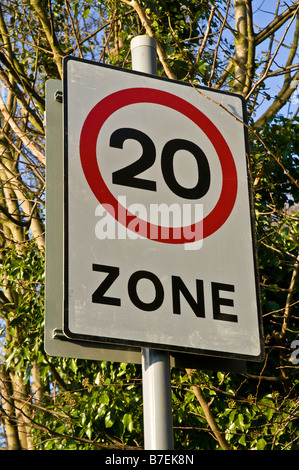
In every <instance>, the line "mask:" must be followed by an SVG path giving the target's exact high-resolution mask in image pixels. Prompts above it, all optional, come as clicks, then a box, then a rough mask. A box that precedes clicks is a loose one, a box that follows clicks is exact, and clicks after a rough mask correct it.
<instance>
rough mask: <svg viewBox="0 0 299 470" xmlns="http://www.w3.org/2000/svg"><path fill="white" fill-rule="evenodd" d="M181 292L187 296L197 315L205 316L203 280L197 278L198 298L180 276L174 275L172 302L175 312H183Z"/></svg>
mask: <svg viewBox="0 0 299 470" xmlns="http://www.w3.org/2000/svg"><path fill="white" fill-rule="evenodd" d="M180 293H181V294H182V295H183V296H184V297H185V299H186V300H187V302H188V304H189V305H190V307H191V308H192V310H193V312H194V313H195V315H196V316H197V317H200V318H204V317H205V305H204V292H203V281H201V280H199V279H196V298H197V300H195V299H194V297H193V296H192V295H191V294H190V292H189V290H188V289H187V287H186V285H185V284H184V282H183V281H182V279H181V278H180V277H179V276H172V302H173V313H175V314H178V315H180V314H181V302H180Z"/></svg>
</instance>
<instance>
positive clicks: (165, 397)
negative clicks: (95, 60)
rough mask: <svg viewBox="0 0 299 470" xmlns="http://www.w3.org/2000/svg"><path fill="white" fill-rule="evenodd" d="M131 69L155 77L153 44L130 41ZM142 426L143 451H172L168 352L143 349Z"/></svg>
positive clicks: (145, 40) (146, 40) (140, 39)
mask: <svg viewBox="0 0 299 470" xmlns="http://www.w3.org/2000/svg"><path fill="white" fill-rule="evenodd" d="M131 53H132V69H133V70H136V71H139V72H144V73H148V74H152V75H156V73H157V59H156V41H155V39H154V38H151V37H150V36H137V37H135V38H134V39H132V41H131ZM142 378H143V382H142V384H143V422H144V448H145V450H172V449H173V429H172V406H171V388H170V387H171V385H170V356H169V353H168V352H167V351H158V350H155V349H148V348H143V349H142Z"/></svg>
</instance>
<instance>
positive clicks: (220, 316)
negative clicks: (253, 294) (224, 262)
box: [211, 282, 238, 323]
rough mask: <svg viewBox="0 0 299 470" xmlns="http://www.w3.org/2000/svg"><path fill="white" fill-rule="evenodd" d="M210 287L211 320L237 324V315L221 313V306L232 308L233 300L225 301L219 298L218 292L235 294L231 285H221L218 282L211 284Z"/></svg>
mask: <svg viewBox="0 0 299 470" xmlns="http://www.w3.org/2000/svg"><path fill="white" fill-rule="evenodd" d="M211 286H212V301H213V318H214V319H215V320H223V321H231V322H235V323H237V322H238V317H237V315H232V314H230V313H222V312H221V305H227V306H229V307H233V306H234V301H233V299H226V298H222V297H220V296H219V291H227V292H235V287H234V286H232V285H231V284H221V283H218V282H212V284H211Z"/></svg>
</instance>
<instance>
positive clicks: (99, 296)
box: [92, 264, 120, 306]
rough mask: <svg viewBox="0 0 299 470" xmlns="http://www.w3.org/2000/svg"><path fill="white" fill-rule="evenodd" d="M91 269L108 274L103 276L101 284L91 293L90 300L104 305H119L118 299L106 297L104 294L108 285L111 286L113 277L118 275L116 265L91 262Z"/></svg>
mask: <svg viewBox="0 0 299 470" xmlns="http://www.w3.org/2000/svg"><path fill="white" fill-rule="evenodd" d="M92 270H93V271H97V272H101V273H108V276H106V277H105V279H104V281H103V282H102V284H100V285H99V287H98V288H97V289H96V290H95V291H94V293H93V294H92V302H93V303H95V304H106V305H117V306H120V299H118V298H116V297H106V296H105V295H104V294H106V292H107V290H108V289H109V287H111V286H112V284H113V282H114V281H115V279H117V278H118V276H119V268H118V267H116V266H105V265H103V264H93V265H92Z"/></svg>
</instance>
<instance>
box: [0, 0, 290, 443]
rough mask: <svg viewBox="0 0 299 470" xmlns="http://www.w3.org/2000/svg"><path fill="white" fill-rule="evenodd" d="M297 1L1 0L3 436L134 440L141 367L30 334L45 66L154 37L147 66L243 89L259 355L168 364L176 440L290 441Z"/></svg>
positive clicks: (95, 56)
mask: <svg viewBox="0 0 299 470" xmlns="http://www.w3.org/2000/svg"><path fill="white" fill-rule="evenodd" d="M298 11H299V2H298V0H296V1H291V0H288V1H284V2H282V1H279V0H277V1H276V2H273V1H269V0H263V1H262V0H252V1H251V0H234V1H231V0H219V1H208V0H201V1H195V0H183V1H180V0H175V1H167V0H163V1H154V0H144V1H137V0H131V1H127V0H107V1H105V2H101V1H95V0H58V1H55V2H53V1H51V0H23V1H22V2H19V1H16V0H2V2H1V5H0V87H1V90H0V123H1V129H0V181H1V188H0V246H1V248H0V328H1V329H0V332H1V343H0V344H1V348H0V425H1V431H0V432H1V440H0V445H1V447H2V448H5V449H9V450H19V449H23V450H25V449H31V450H33V449H36V450H43V449H46V450H56V449H63V450H67V449H80V450H84V449H106V448H109V449H140V448H142V446H143V424H142V377H141V370H140V366H138V365H134V364H125V363H122V364H118V363H110V362H105V361H103V362H95V361H83V360H75V359H68V358H53V357H49V356H47V355H45V353H44V348H43V324H44V281H45V279H44V254H45V253H44V251H45V246H44V234H45V226H44V216H45V195H44V189H45V168H46V161H45V125H44V109H45V96H44V93H45V81H46V80H47V79H49V78H56V79H61V78H62V58H63V57H64V56H66V55H74V56H77V57H83V58H88V59H91V60H94V61H98V62H102V63H109V64H113V65H117V66H120V67H127V68H130V67H131V63H130V60H131V58H130V41H131V39H132V38H133V37H134V36H135V35H137V34H149V35H150V36H154V37H156V39H157V44H158V49H157V51H158V69H159V74H160V75H162V76H166V77H168V78H176V79H179V80H184V81H189V82H191V83H194V84H201V85H206V86H211V87H213V88H216V89H222V90H230V91H234V92H237V93H240V94H242V95H243V96H244V97H245V99H246V101H247V108H248V113H249V136H250V159H251V174H252V182H253V189H254V202H255V214H256V230H257V239H258V257H259V268H260V285H261V292H262V302H263V324H264V333H265V348H266V355H265V360H264V361H263V362H262V363H257V364H255V363H253V364H249V365H248V369H247V371H246V373H242V374H230V373H223V372H220V371H201V370H179V369H172V371H171V374H172V400H173V419H174V436H175V448H176V449H189V450H200V449H207V450H214V449H234V450H237V449H238V450H240V449H247V450H249V449H258V450H278V449H279V450H293V449H298V438H299V435H298V406H299V403H298V396H297V395H298V392H297V387H298V365H297V364H298V359H299V353H298V348H299V339H298V316H299V315H298V268H299V264H298V263H299V256H298V228H299V225H298V205H297V204H298V200H299V198H298V182H299V169H298V168H299V166H298V153H299V152H298V149H299V142H298V141H299V132H298V131H299V121H298V102H299V99H298V91H297V89H296V86H297V84H298V83H299V82H298V80H299V67H298V35H299V16H298Z"/></svg>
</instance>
